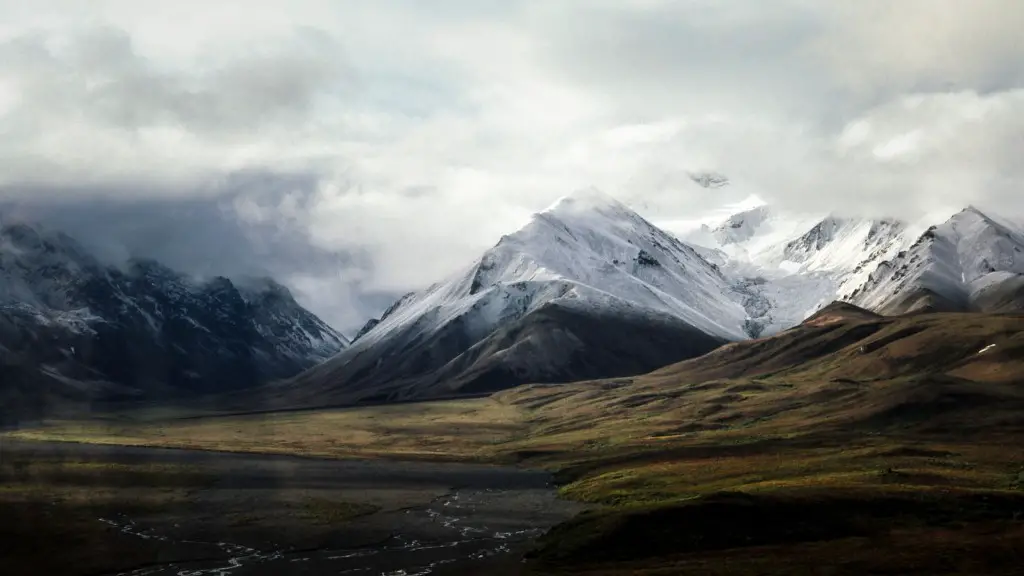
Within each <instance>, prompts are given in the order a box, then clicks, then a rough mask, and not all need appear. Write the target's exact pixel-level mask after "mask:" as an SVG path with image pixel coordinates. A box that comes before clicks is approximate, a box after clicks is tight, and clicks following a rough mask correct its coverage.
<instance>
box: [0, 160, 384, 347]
mask: <svg viewBox="0 0 1024 576" xmlns="http://www.w3.org/2000/svg"><path fill="white" fill-rule="evenodd" d="M317 185H318V182H317V179H316V176H314V175H309V174H289V175H275V174H265V173H243V174H233V175H231V176H230V177H227V178H225V179H224V180H223V182H222V183H221V188H220V190H219V191H218V193H217V194H215V195H212V196H208V197H203V196H199V195H196V196H193V197H188V198H180V197H177V198H166V197H165V198H161V197H147V196H145V195H142V194H139V195H137V196H136V197H135V198H133V199H130V200H126V199H125V195H124V194H111V191H109V190H103V191H100V190H95V189H91V188H78V189H75V190H73V191H70V190H68V189H61V190H59V192H55V191H53V190H49V189H46V188H34V189H32V190H31V191H30V194H25V195H22V196H21V198H20V199H18V200H8V201H6V202H2V203H0V216H3V218H4V219H6V220H23V221H29V222H37V223H40V224H42V225H44V226H47V227H50V228H53V229H56V230H61V231H64V232H66V233H68V234H69V235H71V236H72V237H74V238H76V239H77V240H79V241H80V242H81V243H82V244H84V245H85V246H86V247H87V248H88V249H89V250H90V251H91V252H92V253H93V254H95V255H97V257H99V258H101V259H102V260H104V261H106V262H107V263H108V264H111V265H120V264H122V263H123V262H125V261H127V260H128V259H130V258H152V259H156V260H159V261H160V262H162V263H164V264H166V265H168V266H170V267H172V268H174V269H176V270H179V271H181V272H184V273H186V274H190V275H194V276H196V277H200V278H208V277H212V276H229V277H233V278H236V279H244V278H245V277H251V276H257V277H258V276H270V277H273V278H276V279H278V280H279V281H281V282H284V283H285V284H287V285H289V287H291V288H292V290H293V292H294V293H295V295H296V298H297V299H298V300H299V301H300V302H302V303H303V304H304V305H306V306H307V307H309V308H310V309H312V310H314V311H315V312H316V313H317V314H319V315H321V316H322V317H323V318H324V319H325V320H326V321H328V322H331V323H332V324H334V325H335V326H338V327H339V328H340V329H342V330H345V331H348V332H352V331H354V330H355V329H358V327H359V326H360V325H361V324H362V323H363V322H364V321H365V319H366V315H367V314H368V313H369V312H368V311H370V310H376V309H379V308H381V307H384V306H387V304H388V303H390V302H391V301H392V300H393V299H394V298H396V297H397V296H398V294H396V293H393V292H384V291H379V290H373V289H370V288H367V287H365V284H366V283H367V281H368V280H369V279H370V278H371V277H372V276H373V274H374V266H375V264H374V261H373V259H372V255H371V254H369V253H367V252H366V251H364V250H360V249H358V248H357V247H350V248H348V249H344V250H335V249H329V248H325V247H323V246H319V245H317V244H316V243H314V242H313V241H312V239H311V238H310V237H309V234H308V223H307V221H306V218H307V210H308V208H309V203H310V201H311V198H312V196H313V195H314V194H315V191H316V189H317ZM25 192H29V191H25Z"/></svg>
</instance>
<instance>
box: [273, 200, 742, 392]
mask: <svg viewBox="0 0 1024 576" xmlns="http://www.w3.org/2000/svg"><path fill="white" fill-rule="evenodd" d="M732 284H733V282H732V280H731V279H730V278H728V277H727V276H726V275H725V274H723V272H722V271H721V270H719V269H718V267H717V266H715V265H714V264H712V263H709V262H708V261H706V260H705V259H704V258H702V257H701V256H700V255H699V254H698V253H697V252H696V251H695V250H694V249H693V248H691V247H690V246H688V245H686V244H684V243H683V242H681V241H679V240H678V239H676V238H675V237H673V236H672V235H670V234H668V233H666V232H664V231H663V230H661V229H659V228H657V227H655V226H654V225H652V224H651V223H649V222H648V221H647V220H645V219H644V218H642V217H640V216H639V215H638V214H637V213H636V212H634V211H633V210H631V209H629V208H627V207H626V206H625V205H624V204H622V203H620V202H618V201H617V200H615V199H613V198H611V197H609V196H607V195H605V194H603V193H601V192H599V191H597V190H593V189H591V190H584V191H580V192H577V193H574V194H572V195H569V196H567V197H565V198H562V199H561V200H559V201H558V202H556V203H555V204H554V205H553V206H551V207H550V208H548V209H547V210H544V211H541V212H539V213H537V214H535V215H534V217H533V218H532V220H531V221H530V222H529V223H528V224H527V225H526V226H524V227H523V228H522V229H520V230H519V231H517V232H515V233H513V234H509V235H506V236H504V237H502V238H501V240H500V241H499V242H498V243H497V245H495V246H494V247H493V248H491V249H490V250H488V251H487V252H486V253H484V254H483V255H482V256H481V257H480V258H479V259H477V260H476V261H475V262H473V263H472V264H471V265H469V266H468V267H467V268H465V269H464V270H463V271H462V272H460V273H458V274H455V275H453V276H452V277H450V278H448V279H447V280H445V281H443V282H440V283H438V284H435V285H433V286H431V287H429V288H427V289H425V290H423V291H421V292H416V293H411V294H407V295H406V296H404V297H403V298H401V299H400V300H399V301H397V302H396V303H395V304H394V305H393V306H392V307H391V308H390V309H389V310H387V311H386V312H385V313H384V314H383V316H382V317H381V318H380V319H378V320H374V321H371V322H370V323H368V324H367V326H366V328H365V329H364V331H361V332H362V334H361V335H360V336H359V337H358V338H357V339H356V340H355V341H354V342H353V344H352V346H351V347H350V348H349V349H347V350H345V351H344V352H342V353H341V354H339V355H338V356H336V357H335V358H333V359H332V360H330V361H329V362H327V363H325V364H324V365H322V366H318V367H316V368H314V369H312V370H310V371H308V372H306V373H304V374H303V375H301V376H300V377H298V378H297V379H296V380H295V381H294V382H293V383H291V384H290V386H291V387H292V388H294V389H296V390H306V391H309V390H316V391H317V394H320V393H321V391H324V390H328V391H331V392H332V393H336V394H338V395H339V397H344V398H348V399H353V398H354V399H385V398H391V399H394V398H402V397H415V396H422V395H440V394H444V393H453V392H456V391H458V392H468V391H473V390H483V389H493V388H496V387H503V386H509V385H512V384H517V383H522V382H530V381H564V380H570V379H579V378H588V377H597V376H614V375H617V374H628V373H638V372H642V371H644V370H647V369H653V368H654V367H656V366H657V365H658V364H659V363H664V362H665V361H666V359H668V358H671V357H674V358H684V357H688V356H692V355H695V354H699V353H703V352H706V351H708V350H710V349H711V348H713V347H715V346H717V345H718V344H719V343H721V342H723V341H725V340H736V339H742V338H745V337H746V331H745V324H746V321H747V313H746V311H745V310H744V308H743V306H742V305H741V303H740V297H741V295H740V294H738V293H737V292H736V291H735V290H734V288H733V287H732Z"/></svg>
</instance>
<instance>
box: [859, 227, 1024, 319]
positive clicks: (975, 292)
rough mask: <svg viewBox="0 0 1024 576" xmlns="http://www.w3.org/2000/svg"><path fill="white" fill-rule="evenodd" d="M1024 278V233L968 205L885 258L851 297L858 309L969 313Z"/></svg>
mask: <svg viewBox="0 0 1024 576" xmlns="http://www.w3.org/2000/svg"><path fill="white" fill-rule="evenodd" d="M1022 274H1024V231H1022V230H1021V227H1020V226H1019V225H1018V224H1016V223H1013V222H1008V221H1006V220H1002V219H999V218H995V217H992V216H989V215H986V214H984V213H982V212H981V211H980V210H978V209H976V208H973V207H969V208H966V209H964V210H963V211H961V212H959V213H957V214H955V215H953V217H951V218H950V219H949V220H947V221H946V222H944V223H942V224H940V225H938V226H933V227H931V228H929V229H928V230H927V231H926V232H925V233H924V234H923V235H921V236H920V237H919V238H918V239H917V241H916V242H915V243H914V244H913V245H912V246H911V247H910V248H909V249H907V250H905V251H901V252H900V253H899V254H897V255H896V256H895V257H893V258H891V259H887V260H886V261H885V262H883V263H882V264H881V265H880V266H878V268H877V269H876V270H875V271H874V272H873V273H871V274H870V277H869V278H868V280H867V281H866V282H865V283H864V285H863V286H861V287H860V288H858V289H856V290H855V291H853V292H852V293H851V294H850V295H849V300H850V301H851V302H853V303H855V304H857V305H859V306H862V307H865V308H870V309H873V310H879V311H883V312H889V313H897V312H908V311H914V310H921V309H952V310H970V309H974V308H976V307H977V306H976V303H978V302H980V301H982V300H984V299H992V298H994V297H996V294H997V293H998V292H1000V291H1001V290H1005V289H1013V290H1016V289H1017V288H1018V284H1019V282H1020V276H1021V275H1022Z"/></svg>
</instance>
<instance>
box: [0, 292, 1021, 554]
mask: <svg viewBox="0 0 1024 576" xmlns="http://www.w3.org/2000/svg"><path fill="white" fill-rule="evenodd" d="M993 344H994V346H992V345H993ZM982 350H984V352H982ZM18 434H20V435H21V436H22V437H35V438H58V439H67V440H79V441H94V442H95V441H99V442H115V443H129V444H151V445H164V446H183V447H200V448H209V449H229V450H249V451H270V452H298V453H303V454H310V455H319V456H352V455H357V456H391V455H397V456H401V457H428V458H438V457H446V458H453V459H487V460H518V461H523V462H526V463H529V464H532V465H537V466H546V467H549V468H551V469H554V470H557V471H558V473H559V476H560V478H561V480H562V481H563V482H564V485H563V488H562V490H563V493H564V494H565V495H566V496H567V497H571V498H575V499H580V500H585V501H589V502H594V503H597V504H602V505H604V507H603V508H602V509H600V510H598V511H595V512H592V513H589V514H587V515H585V516H582V517H580V518H579V519H577V520H576V521H574V522H572V523H569V524H567V525H565V526H563V527H561V528H559V529H558V530H556V531H554V532H553V533H552V535H551V536H550V537H549V538H547V539H546V540H545V542H544V543H543V546H542V548H541V550H540V551H539V552H538V554H537V557H536V558H535V562H534V567H535V568H536V569H537V570H539V571H543V572H558V573H560V572H572V573H588V574H591V573H592V574H618V573H636V574H677V573H694V574H708V573H740V574H742V573H751V574H760V573H793V574H797V573H808V574H810V573H823V572H818V571H815V570H816V567H820V566H822V565H825V564H830V563H833V562H835V561H838V564H837V566H838V567H837V568H835V569H834V570H833V571H832V572H830V573H834V574H863V573H870V572H872V571H875V572H879V571H881V572H883V573H897V574H899V573H921V574H926V573H927V574H932V573H978V572H990V573H1014V572H1013V571H1012V570H1011V568H1012V569H1013V570H1015V569H1016V566H1019V565H1024V559H1022V556H1021V554H1022V553H1024V531H1022V526H1024V524H1022V522H1021V511H1024V505H1022V504H1021V501H1020V497H1021V496H1022V492H1021V486H1022V485H1024V476H1022V474H1024V450H1022V448H1020V447H1021V446H1024V443H1022V442H1021V439H1022V436H1024V316H1020V315H1017V316H1010V315H1006V316H995V315H976V314H929V315H919V316H910V317H901V318H880V317H877V316H875V315H873V314H870V313H867V312H864V311H861V310H857V309H853V308H851V307H844V306H834V307H830V308H829V309H827V310H826V311H825V312H824V313H821V314H819V315H816V316H815V317H814V318H812V319H811V320H809V321H808V322H807V323H805V324H804V325H802V326H800V327H797V328H794V329H792V330H789V331H787V332H785V333H783V334H781V335H778V336H775V337H772V338H765V339H761V340H756V341H750V342H743V343H737V344H731V345H729V346H726V347H723V348H721V349H719V350H717V351H715V352H713V353H711V354H709V355H707V356H704V357H702V358H700V359H695V360H691V361H687V362H683V363H680V364H676V365H672V366H669V367H666V368H664V369H661V370H658V371H656V372H653V373H651V374H648V375H645V376H641V377H636V378H619V379H614V380H608V381H596V382H581V383H577V384H571V385H559V386H542V385H536V386H526V387H520V388H517V389H514V390H511V391H507V392H504V393H501V394H499V395H497V396H496V397H494V398H492V399H480V400H466V401H456V402H450V403H430V404H423V405H402V406H390V407H388V406H385V407H373V408H362V409H352V410H336V411H323V412H306V413H287V414H273V415H261V416H244V417H233V418H207V419H197V420H166V419H161V420H157V421H121V422H118V423H116V424H114V423H113V422H111V421H108V422H103V423H100V424H97V423H96V422H91V423H78V424H75V423H56V424H54V425H51V426H49V427H46V428H42V429H37V430H29V431H22V432H19V433H18ZM734 493H742V494H743V496H741V497H737V496H734V495H733V494H734ZM985 499H988V500H985ZM991 502H997V503H998V505H996V506H993V505H991V504H990V503H991ZM871 503H884V505H882V506H873V505H871ZM892 510H895V511H896V512H895V513H893V512H891V511H892ZM851 516H855V518H851ZM719 518H721V519H727V520H728V521H727V522H725V523H724V524H722V523H718V524H716V522H717V520H716V519H719ZM822 527H824V528H827V529H823V528H822ZM596 559H602V560H603V562H602V563H601V564H600V565H588V561H590V560H596ZM1007 570H1009V571H1007Z"/></svg>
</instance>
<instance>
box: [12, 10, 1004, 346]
mask: <svg viewBox="0 0 1024 576" xmlns="http://www.w3.org/2000/svg"><path fill="white" fill-rule="evenodd" d="M30 4H38V3H22V2H12V1H4V0H0V132H2V133H3V134H4V135H5V138H4V139H3V140H2V141H0V190H2V191H0V194H3V195H5V197H7V198H8V199H10V198H20V199H21V201H25V199H26V198H29V197H40V195H46V196H47V197H53V198H63V199H64V201H68V200H69V199H75V200H76V201H80V200H82V199H83V198H84V197H86V196H89V197H92V196H103V197H107V198H115V199H119V200H118V201H120V202H125V201H128V200H129V199H131V200H133V201H136V202H137V201H139V200H141V199H143V198H153V197H160V198H164V199H167V198H178V199H181V200H180V202H186V200H184V199H186V198H191V199H195V198H206V199H213V201H216V200H217V199H218V198H227V199H229V200H230V202H228V203H227V206H228V209H227V212H224V211H221V212H219V213H222V214H227V215H228V216H230V217H231V218H234V219H236V220H237V221H238V222H240V225H241V226H257V227H262V228H259V229H260V230H266V229H268V228H265V227H268V226H269V227H271V228H273V229H278V230H283V231H286V232H287V233H289V234H293V235H294V238H293V240H294V241H293V242H290V243H288V246H291V248H287V249H286V248H282V247H280V246H278V247H277V248H274V246H272V245H266V243H264V244H259V243H253V242H250V244H251V246H250V251H251V252H252V254H254V255H257V254H258V255H259V256H258V257H257V256H253V257H252V259H253V261H257V260H260V259H263V260H267V259H270V260H272V261H275V262H276V261H278V260H279V259H277V260H276V259H275V258H272V257H271V256H273V253H275V252H274V250H277V251H278V253H280V254H286V255H287V258H286V259H287V260H289V261H290V264H291V265H289V266H287V267H284V266H283V265H276V264H275V266H271V268H273V270H272V271H274V272H275V273H278V274H280V275H282V276H287V278H285V280H286V281H287V280H288V279H289V278H290V279H291V284H292V286H293V287H296V289H297V290H299V291H300V292H303V293H305V294H306V296H305V298H306V300H305V301H306V302H307V303H310V304H311V305H313V307H314V309H317V310H318V311H323V312H324V313H325V314H327V315H329V316H330V317H331V318H333V319H334V321H336V322H338V323H341V324H344V325H345V326H346V327H352V326H353V325H355V324H358V320H357V319H358V318H360V317H362V316H365V315H368V314H370V313H372V312H376V311H378V310H375V309H374V308H375V307H380V306H384V305H385V302H386V299H387V297H390V296H389V295H393V294H395V293H398V292H402V291H405V290H408V289H412V288H417V287H422V286H424V285H426V284H429V283H430V282H432V281H435V280H437V279H439V278H440V276H442V275H444V274H446V273H450V272H452V271H454V270H456V269H458V268H459V267H461V266H462V265H464V264H466V263H468V261H469V260H470V259H471V258H472V257H474V256H475V255H476V254H477V253H478V252H479V251H480V250H482V249H483V248H485V247H487V246H488V245H489V244H491V243H493V242H494V241H496V240H497V239H498V238H499V237H500V236H501V234H504V233H506V232H509V231H510V230H511V229H513V228H515V227H516V226H518V225H519V224H521V223H522V222H523V221H524V220H525V219H526V218H528V216H529V214H530V212H531V211H533V210H536V209H540V208H543V207H544V206H546V205H547V204H549V203H550V202H551V201H552V200H553V199H554V198H556V197H557V196H560V195H562V194H565V193H566V192H568V191H571V190H572V189H575V188H580V187H584V186H589V185H596V186H598V187H600V188H603V189H605V190H607V191H609V192H611V193H612V194H615V195H618V196H620V197H622V198H626V199H629V200H631V201H634V202H636V203H637V205H643V206H646V207H647V209H648V210H650V211H653V212H654V214H653V216H655V217H656V218H659V219H663V220H669V221H675V222H687V221H699V220H700V219H701V218H702V216H703V215H704V214H706V213H709V212H708V211H711V210H714V209H715V208H718V207H720V206H722V205H725V204H728V203H734V202H740V201H742V200H744V198H746V197H747V196H749V195H751V194H754V195H757V196H759V197H761V198H764V199H765V200H767V201H769V202H774V203H782V204H790V205H799V206H800V207H811V206H813V207H816V208H820V209H835V210H842V211H861V212H874V213H883V212H885V213H893V214H894V215H900V216H908V217H913V216H916V215H920V214H923V213H930V212H933V211H935V210H936V209H942V210H944V209H947V208H950V207H957V206H958V205H961V206H962V205H964V204H967V203H975V204H979V205H982V206H985V205H986V204H989V205H993V206H997V207H999V209H1000V210H1003V211H1012V210H1020V211H1022V212H1024V205H1022V204H1024V200H1022V198H1024V194H1020V193H1019V190H1020V184H1019V183H1020V178H1021V176H1022V174H1021V168H1020V167H1019V166H1018V164H1019V162H1018V161H1017V159H1016V155H1015V151H1019V150H1020V149H1021V148H1022V147H1021V139H1022V134H1024V126H1022V123H1021V118H1024V109H1022V106H1024V105H1022V100H1021V89H1022V88H1024V48H1022V47H1021V44H1020V42H1019V40H1018V39H1017V38H1018V34H1017V31H1016V29H1015V28H1014V23H1015V22H1020V21H1022V16H1024V14H1022V13H1021V10H1022V7H1021V5H1020V3H1018V2H1015V1H1014V0H1003V1H997V0H979V2H975V3H962V2H958V1H956V0H937V1H933V0H927V1H926V0H908V1H906V2H883V1H881V0H877V1H876V0H865V1H856V2H854V1H852V0H851V1H849V2H847V1H840V2H832V3H821V2H812V1H810V0H784V1H781V2H773V3H771V4H770V5H769V3H764V2H755V1H753V0H748V1H737V2H729V3H712V2H706V1H698V0H688V1H680V2H668V1H662V0H645V1H639V0H637V1H629V2H621V1H615V2H613V1H611V0H607V1H605V0H601V1H586V2H584V1H583V0H578V1H568V2H558V3H548V2H532V1H525V0H518V1H516V0H512V1H504V2H498V1H491V0H487V1H484V0H439V1H438V2H432V3H430V4H429V5H428V4H424V3H419V2H412V1H408V0H381V1H379V2H372V3H366V2H356V1H355V0H352V1H343V2H333V1H328V0H307V1H301V2H287V3H286V2H283V1H280V2H279V1H255V0H252V1H246V2H241V1H234V0H231V1H224V2H217V3H214V4H212V5H211V4H210V3H199V2H196V1H191V0H190V1H186V2H177V3H152V2H145V3H144V2H136V1H130V0H64V1H55V2H48V3H45V6H30ZM690 170H716V171H720V172H723V173H725V174H727V175H728V176H729V177H730V179H731V180H732V181H733V184H732V185H731V186H728V187H725V188H721V189H717V190H715V191H709V190H706V189H703V188H700V187H697V186H695V185H693V183H692V182H690V180H689V177H688V176H687V172H688V171H690ZM239 173H241V174H254V173H255V174H266V175H271V176H272V177H269V176H268V177H267V178H261V179H257V180H252V179H247V178H241V179H239V178H237V177H235V176H232V175H237V174H239ZM290 175H301V178H297V179H296V178H292V177H291V176H290ZM254 182H255V183H254ZM266 186H271V187H276V188H275V189H274V190H273V194H271V195H269V196H268V195H267V191H266V190H265V189H264V188H265V187H266ZM143 204H144V205H147V206H157V205H158V204H145V203H143ZM140 205H142V204H140ZM159 205H160V206H164V205H163V204H159ZM218 210H219V209H218ZM136 214H137V215H138V216H137V217H139V218H143V216H142V215H141V214H142V212H136ZM152 218H157V216H152ZM159 220H160V221H161V222H163V221H165V220H166V219H159ZM275 227H276V228H275ZM211 229H212V228H211ZM168 230H169V229H168ZM168 233H169V234H170V233H171V232H170V231H168ZM282 233H283V232H282ZM182 234H184V232H183V233H182ZM126 238H127V236H126ZM133 238H134V237H133ZM135 241H137V239H136V240H135ZM296 243H298V244H302V243H306V244H307V245H308V246H309V250H310V251H311V252H315V253H317V254H320V253H321V252H336V253H337V254H340V255H341V256H343V257H344V258H343V259H345V262H347V264H345V265H338V266H336V267H335V268H333V269H331V270H326V269H324V261H323V260H322V259H321V257H320V256H317V257H310V258H309V259H308V260H309V261H308V262H306V263H305V264H303V262H301V261H299V262H295V261H296V260H301V258H300V257H298V254H299V253H300V252H301V251H299V252H294V251H292V250H293V249H294V246H295V245H296ZM147 245H148V244H147ZM239 250H241V248H239ZM239 254H240V252H239V253H238V254H235V253H233V255H232V258H233V259H234V260H236V261H237V260H238V259H239V258H240V256H239ZM195 257H196V258H198V259H202V258H208V259H209V255H206V254H202V253H201V252H200V253H197V254H196V255H195ZM353 258H354V260H353ZM179 260H181V261H182V262H184V259H179ZM280 261H282V262H283V260H280ZM216 265H220V264H219V263H218V262H214V261H212V260H211V261H207V262H206V263H205V264H202V265H199V264H196V265H195V268H197V269H203V270H206V269H209V268H211V267H213V266H216ZM338 270H341V271H342V276H340V277H339V274H338ZM351 308H355V309H356V310H355V311H352V310H350V309H351ZM342 309H344V310H346V311H344V312H342Z"/></svg>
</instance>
